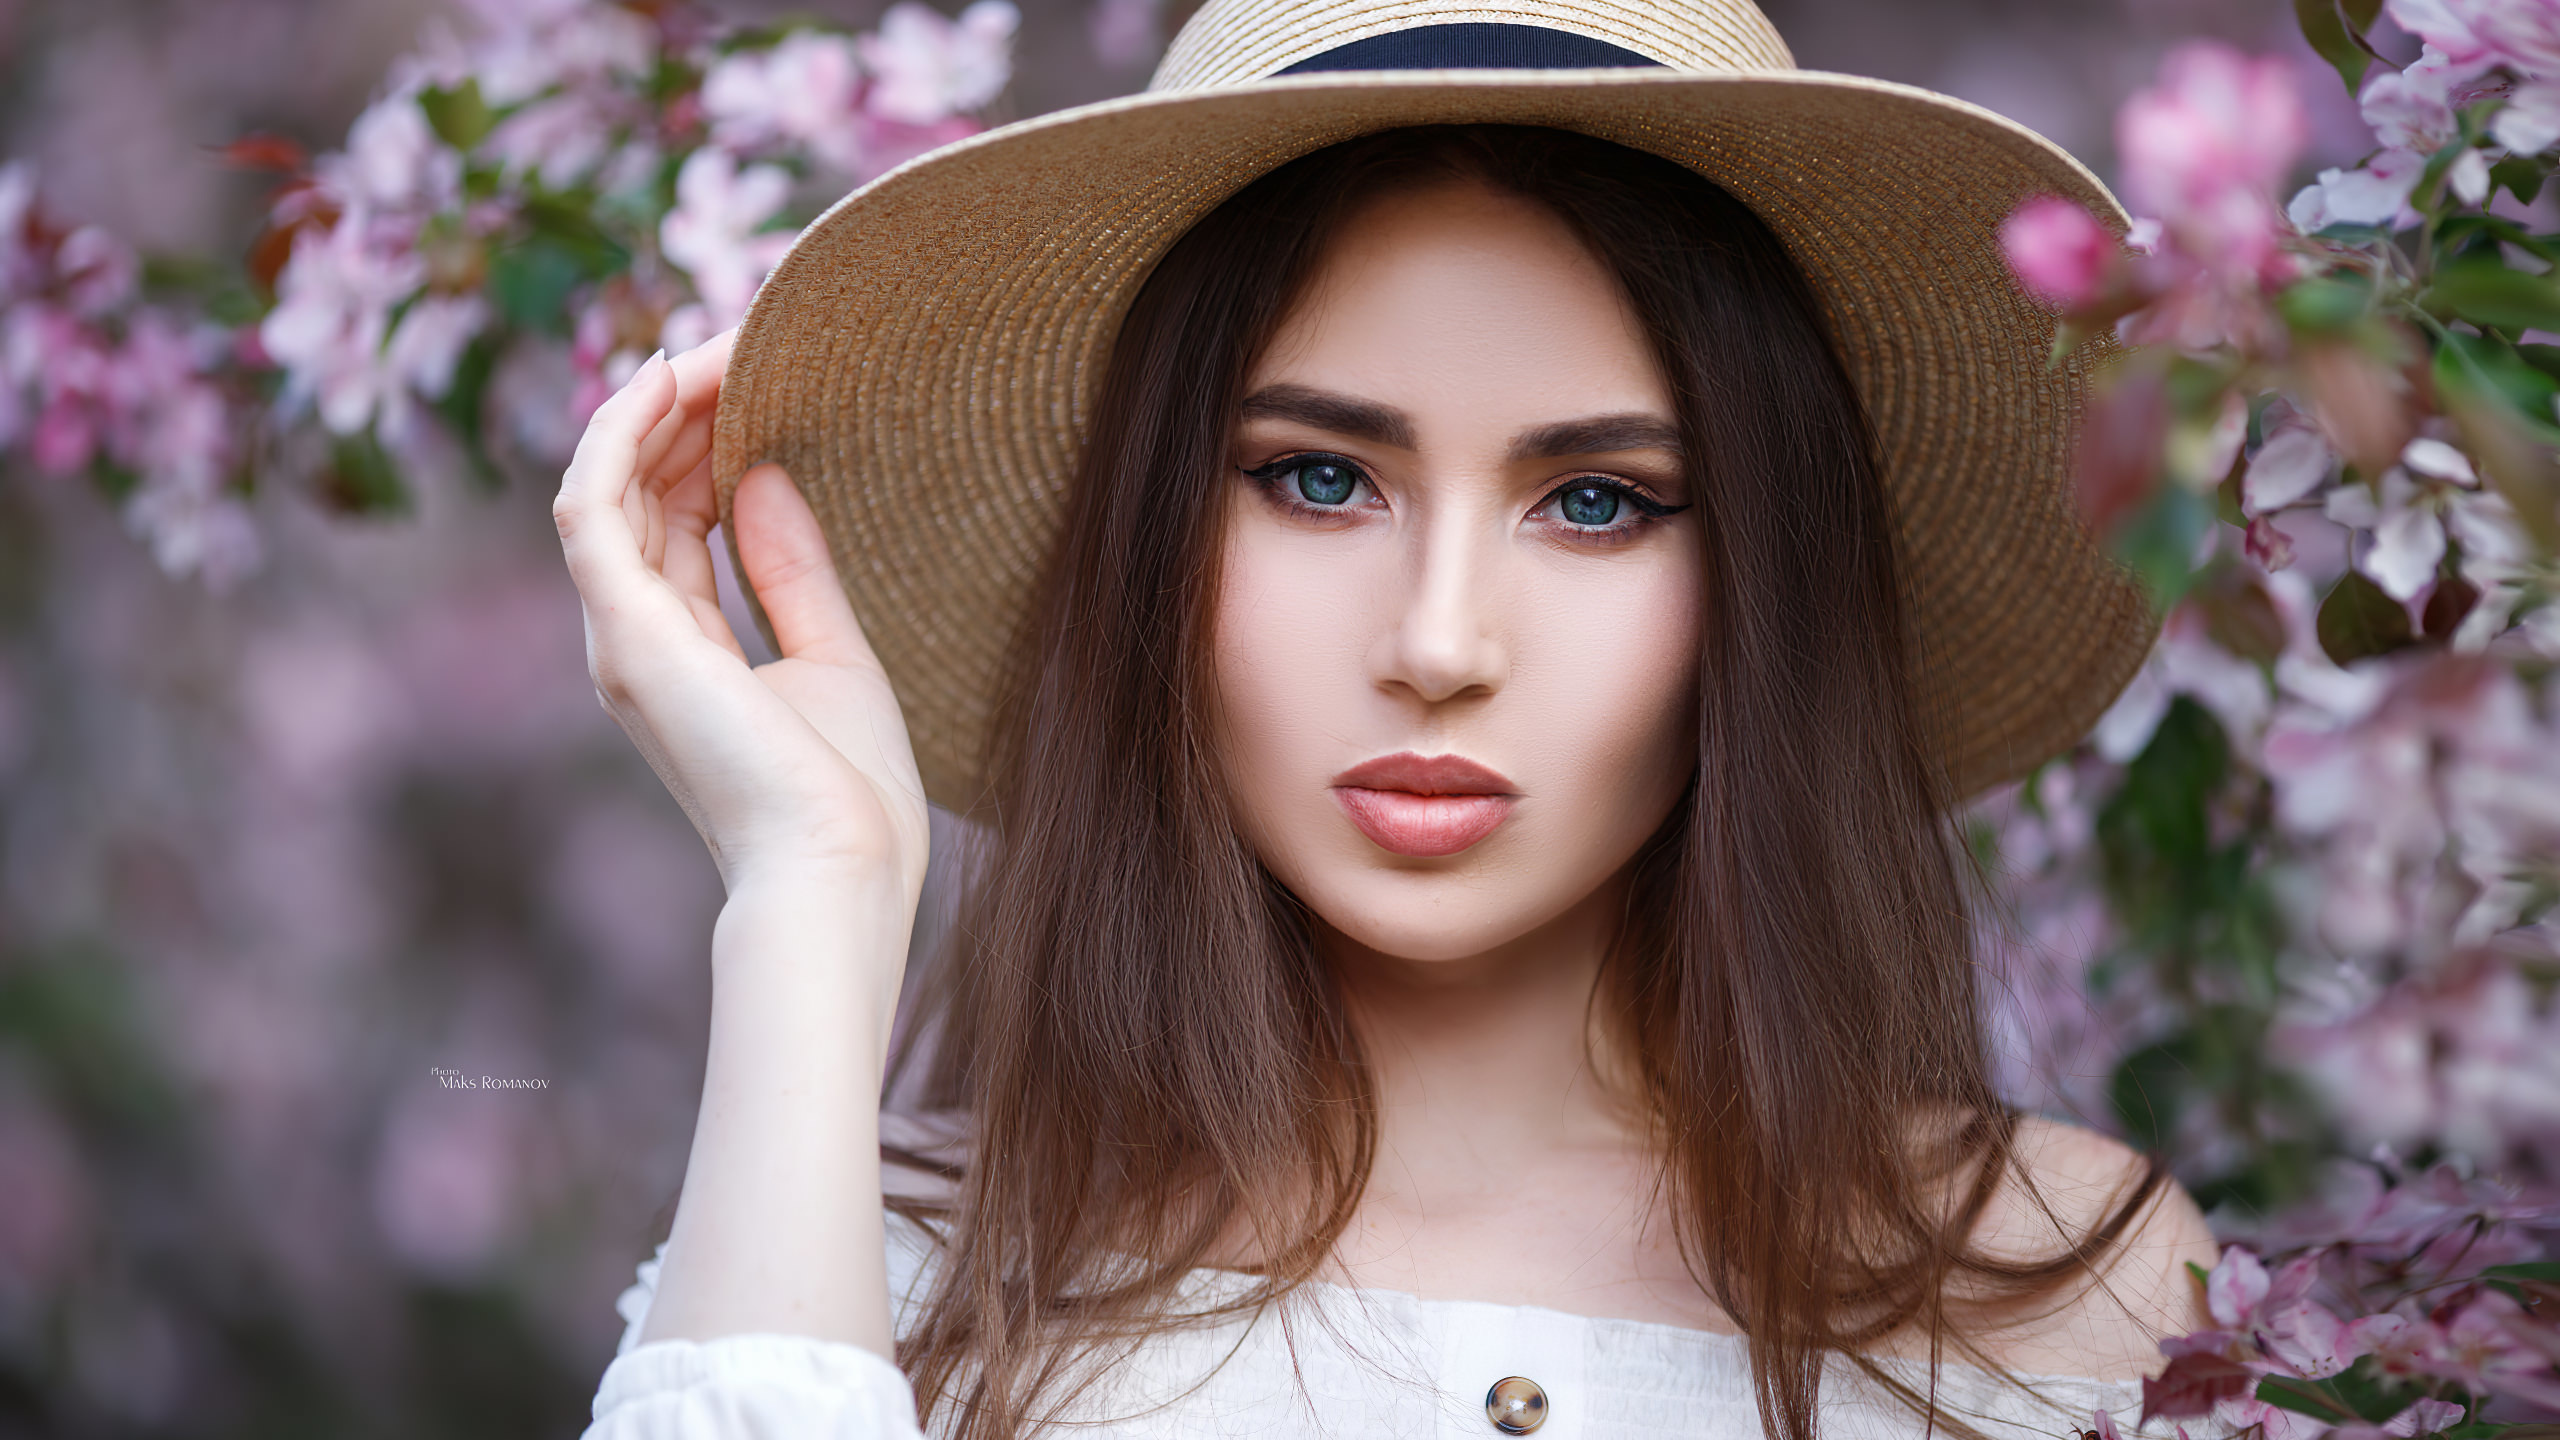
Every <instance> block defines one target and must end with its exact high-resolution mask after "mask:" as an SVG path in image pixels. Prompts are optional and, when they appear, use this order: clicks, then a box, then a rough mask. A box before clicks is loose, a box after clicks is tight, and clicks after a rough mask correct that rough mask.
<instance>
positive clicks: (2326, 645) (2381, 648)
mask: <svg viewBox="0 0 2560 1440" xmlns="http://www.w3.org/2000/svg"><path fill="white" fill-rule="evenodd" d="M2318 629H2319V634H2320V648H2321V649H2322V650H2323V651H2326V652H2327V653H2328V656H2329V658H2330V659H2331V660H2333V661H2335V662H2337V663H2338V664H2340V665H2349V664H2353V663H2354V662H2356V661H2358V660H2363V659H2367V658H2370V657H2372V656H2375V655H2388V654H2390V653H2391V652H2392V651H2394V650H2404V649H2407V648H2408V647H2409V646H2410V645H2412V644H2414V643H2416V640H2417V635H2416V633H2415V632H2414V631H2413V630H2412V629H2411V628H2410V625H2409V610H2408V607H2407V606H2404V605H2402V604H2401V603H2400V602H2399V601H2397V600H2394V599H2392V598H2391V597H2390V596H2389V595H2387V594H2385V593H2384V592H2383V589H2382V587H2381V586H2379V585H2376V584H2374V583H2373V582H2372V581H2371V580H2368V579H2366V578H2365V577H2364V574H2363V572H2361V571H2356V570H2350V571H2348V572H2347V573H2346V576H2345V577H2344V578H2343V579H2341V580H2339V581H2338V585H2337V588H2336V589H2334V590H2331V591H2330V592H2329V598H2328V599H2326V600H2323V601H2321V602H2320V618H2319V624H2318Z"/></svg>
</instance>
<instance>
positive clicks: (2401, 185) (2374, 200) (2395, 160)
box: [2285, 149, 2427, 232]
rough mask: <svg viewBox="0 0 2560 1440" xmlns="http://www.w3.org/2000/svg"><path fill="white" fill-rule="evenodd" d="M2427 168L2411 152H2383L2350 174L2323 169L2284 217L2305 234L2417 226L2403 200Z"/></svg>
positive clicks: (2412, 212) (2405, 201)
mask: <svg viewBox="0 0 2560 1440" xmlns="http://www.w3.org/2000/svg"><path fill="white" fill-rule="evenodd" d="M2426 168H2427V157H2425V156H2424V155H2421V154H2419V153H2417V152H2416V151H2414V150H2399V149H2394V150H2385V151H2383V152H2382V153H2381V154H2379V155H2376V156H2374V157H2373V158H2372V159H2370V160H2368V161H2366V162H2365V163H2364V164H2363V165H2361V166H2359V167H2357V168H2355V169H2352V170H2340V169H2329V170H2323V171H2321V172H2320V178H2319V180H2318V181H2317V182H2316V183H2314V184H2311V185H2306V186H2304V187H2303V188H2302V190H2301V191H2300V192H2299V193H2297V194H2296V195H2295V196H2294V197H2293V201H2292V203H2291V204H2290V205H2288V206H2287V207H2286V208H2285V216H2286V218H2287V219H2289V220H2291V221H2292V222H2293V223H2294V225H2295V226H2296V227H2298V228H2299V229H2301V230H2303V231H2305V232H2310V231H2317V230H2324V229H2326V228H2328V227H2329V226H2331V225H2388V226H2390V227H2392V228H2394V229H2405V228H2406V227H2408V226H2411V225H2415V224H2417V223H2418V215H2417V212H2416V211H2415V210H2412V209H2410V208H2409V195H2410V193H2411V192H2412V191H2414V190H2415V189H2416V188H2417V185H2418V180H2419V178H2420V177H2421V175H2422V174H2423V173H2424V172H2425V170H2426Z"/></svg>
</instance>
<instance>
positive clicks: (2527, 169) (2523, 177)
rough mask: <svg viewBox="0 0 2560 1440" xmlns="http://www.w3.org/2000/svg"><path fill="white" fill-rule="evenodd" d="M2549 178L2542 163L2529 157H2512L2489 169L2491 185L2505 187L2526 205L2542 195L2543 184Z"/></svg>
mask: <svg viewBox="0 0 2560 1440" xmlns="http://www.w3.org/2000/svg"><path fill="white" fill-rule="evenodd" d="M2547 178H2549V172H2547V171H2545V170H2544V169H2543V168H2542V162H2541V161H2539V160H2536V159H2534V158H2533V157H2532V156H2529V155H2510V156H2508V157H2507V158H2506V159H2504V160H2501V161H2499V162H2498V163H2497V164H2495V165H2492V166H2490V167H2489V184H2490V185H2491V186H2492V187H2499V186H2503V187H2505V189H2506V192H2507V193H2508V194H2510V195H2513V196H2514V197H2516V199H2517V201H2518V202H2519V203H2522V204H2526V205H2530V204H2532V203H2533V202H2534V198H2535V197H2536V196H2538V195H2540V194H2541V193H2542V182H2543V181H2544V180H2545V179H2547Z"/></svg>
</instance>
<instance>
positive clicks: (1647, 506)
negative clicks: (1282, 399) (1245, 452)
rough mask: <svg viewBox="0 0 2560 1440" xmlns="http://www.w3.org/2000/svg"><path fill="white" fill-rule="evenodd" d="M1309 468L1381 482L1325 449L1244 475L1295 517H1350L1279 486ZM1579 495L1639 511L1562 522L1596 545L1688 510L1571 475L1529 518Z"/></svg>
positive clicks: (1372, 485) (1601, 479) (1622, 485)
mask: <svg viewBox="0 0 2560 1440" xmlns="http://www.w3.org/2000/svg"><path fill="white" fill-rule="evenodd" d="M1310 465H1331V466H1338V467H1340V468H1341V469H1344V470H1348V471H1350V472H1351V475H1352V483H1353V485H1354V486H1355V487H1356V486H1367V487H1368V489H1369V493H1370V494H1372V495H1375V494H1376V493H1377V483H1376V482H1375V481H1373V480H1371V479H1370V478H1369V472H1368V471H1366V470H1364V469H1362V468H1361V467H1360V465H1359V463H1358V462H1356V461H1354V460H1351V459H1349V458H1348V457H1346V456H1341V455H1335V454H1332V453H1330V452H1327V451H1323V450H1306V451H1300V452H1298V453H1296V454H1293V455H1282V456H1280V457H1279V458H1277V459H1273V460H1266V461H1264V462H1263V463H1262V464H1260V465H1257V466H1255V467H1254V468H1252V469H1250V470H1246V471H1245V472H1244V476H1245V478H1246V479H1248V480H1251V481H1253V482H1254V483H1256V484H1258V485H1260V486H1261V487H1262V489H1263V492H1264V493H1265V494H1267V495H1269V496H1270V497H1271V498H1272V499H1273V500H1274V501H1276V502H1277V503H1279V504H1280V505H1282V506H1284V507H1286V508H1287V509H1288V510H1289V511H1290V513H1292V514H1297V515H1305V516H1309V517H1312V518H1317V519H1329V518H1333V517H1337V516H1340V515H1342V514H1344V513H1345V512H1347V511H1348V510H1349V509H1350V508H1351V507H1350V505H1349V503H1348V502H1346V503H1344V504H1341V505H1315V504H1310V503H1309V502H1307V501H1306V500H1305V499H1303V498H1301V497H1299V496H1297V495H1292V494H1290V493H1288V492H1287V491H1286V490H1284V489H1283V488H1282V487H1281V483H1280V482H1281V481H1282V480H1283V479H1285V478H1287V477H1288V476H1290V475H1292V474H1294V473H1296V472H1297V471H1299V470H1302V469H1304V468H1306V467H1307V466H1310ZM1576 490H1604V491H1607V492H1608V493H1609V494H1612V495H1615V496H1617V497H1618V498H1619V499H1620V500H1622V501H1624V502H1625V503H1626V504H1627V506H1628V507H1629V508H1630V509H1632V510H1633V511H1634V512H1635V514H1634V515H1633V516H1631V517H1629V518H1628V519H1627V520H1625V521H1624V522H1622V523H1619V524H1617V525H1614V526H1609V527H1595V526H1588V525H1575V524H1573V523H1572V522H1570V521H1565V522H1564V528H1565V529H1566V530H1567V531H1568V532H1570V533H1572V534H1575V535H1580V536H1584V537H1587V538H1588V539H1591V540H1596V541H1604V542H1605V541H1619V540H1626V539H1629V538H1632V537H1633V536H1635V535H1636V534H1638V533H1639V532H1641V531H1643V530H1645V529H1647V528H1649V527H1650V526H1652V525H1653V523H1654V522H1656V521H1658V520H1666V519H1669V518H1670V517H1671V516H1674V515H1677V514H1679V513H1680V512H1681V511H1683V510H1686V509H1688V508H1689V507H1688V506H1686V505H1665V504H1663V503H1662V502H1661V501H1659V500H1656V499H1654V498H1653V497H1652V496H1650V495H1647V494H1645V493H1644V492H1643V491H1641V490H1638V489H1636V488H1635V487H1634V486H1632V485H1629V484H1628V483H1627V482H1625V481H1623V480H1617V479H1613V478H1611V477H1609V476H1606V475H1571V476H1567V477H1566V478H1565V479H1563V480H1561V481H1558V482H1557V483H1556V484H1555V485H1554V486H1552V487H1550V488H1549V489H1548V491H1547V493H1546V494H1544V495H1541V496H1539V497H1538V503H1537V504H1535V505H1532V506H1530V507H1529V513H1530V514H1533V515H1534V514H1536V513H1537V512H1539V511H1541V510H1544V509H1546V508H1547V507H1548V506H1549V505H1552V504H1554V503H1556V502H1557V501H1558V500H1560V499H1562V498H1563V497H1564V496H1565V495H1567V494H1569V493H1571V492H1573V491H1576ZM1559 518H1561V517H1559Z"/></svg>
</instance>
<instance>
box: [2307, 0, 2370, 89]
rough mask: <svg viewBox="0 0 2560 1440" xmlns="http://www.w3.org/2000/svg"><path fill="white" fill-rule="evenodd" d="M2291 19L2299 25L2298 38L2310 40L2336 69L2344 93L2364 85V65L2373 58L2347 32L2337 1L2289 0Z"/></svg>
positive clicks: (2321, 55)
mask: <svg viewBox="0 0 2560 1440" xmlns="http://www.w3.org/2000/svg"><path fill="white" fill-rule="evenodd" d="M2293 18H2294V19H2295V20H2296V21H2297V22H2299V23H2300V24H2301V26H2302V38H2303V39H2305V40H2308V41H2310V42H2311V48H2312V49H2313V50H2315V51H2317V52H2318V53H2319V56H2320V58H2321V59H2323V60H2326V61H2328V62H2329V63H2330V64H2331V65H2333V66H2335V67H2336V68H2337V71H2338V78H2339V79H2340V80H2343V81H2345V82H2346V86H2347V93H2348V94H2349V95H2353V94H2355V93H2356V91H2357V90H2358V89H2359V88H2361V87H2362V86H2363V84H2364V72H2365V67H2366V66H2367V65H2369V64H2371V63H2372V61H2373V57H2372V56H2370V55H2368V54H2366V53H2365V50H2364V47H2363V46H2361V45H2359V44H2357V43H2356V39H2355V36H2354V35H2353V34H2352V33H2350V32H2349V31H2348V29H2347V22H2346V20H2345V18H2344V17H2342V16H2340V15H2339V14H2338V6H2337V0H2293Z"/></svg>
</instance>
